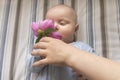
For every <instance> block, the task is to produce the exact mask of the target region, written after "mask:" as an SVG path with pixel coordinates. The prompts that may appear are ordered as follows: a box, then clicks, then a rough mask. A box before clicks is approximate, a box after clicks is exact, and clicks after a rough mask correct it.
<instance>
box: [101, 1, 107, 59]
mask: <svg viewBox="0 0 120 80" xmlns="http://www.w3.org/2000/svg"><path fill="white" fill-rule="evenodd" d="M100 14H101V18H100V22H101V31H102V32H101V35H102V54H103V57H107V41H106V28H105V27H106V26H105V19H104V17H105V10H104V0H100Z"/></svg>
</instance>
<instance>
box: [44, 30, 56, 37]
mask: <svg viewBox="0 0 120 80" xmlns="http://www.w3.org/2000/svg"><path fill="white" fill-rule="evenodd" d="M54 31H55V30H54V29H53V28H48V29H46V30H45V31H44V32H45V35H46V36H48V35H49V34H50V33H51V32H54Z"/></svg>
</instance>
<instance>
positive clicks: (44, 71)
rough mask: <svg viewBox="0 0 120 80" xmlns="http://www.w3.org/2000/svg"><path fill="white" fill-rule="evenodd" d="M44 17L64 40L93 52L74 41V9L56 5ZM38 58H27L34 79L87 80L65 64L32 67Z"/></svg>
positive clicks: (85, 45) (75, 27) (91, 51)
mask: <svg viewBox="0 0 120 80" xmlns="http://www.w3.org/2000/svg"><path fill="white" fill-rule="evenodd" d="M46 19H51V20H53V21H54V24H55V26H56V31H58V32H60V33H61V34H62V40H63V41H64V42H66V43H68V44H70V45H73V46H75V47H76V48H79V49H81V50H85V51H88V52H90V53H94V50H93V49H92V48H91V47H90V46H88V45H87V44H84V43H82V42H80V41H76V32H77V30H78V27H79V25H78V24H77V14H76V12H75V11H74V9H72V8H71V7H69V6H67V5H56V6H54V7H52V8H51V9H49V10H48V12H47V14H46ZM94 54H95V53H94ZM58 57H59V56H58ZM38 60H40V57H33V56H30V55H29V60H27V63H29V67H30V71H31V72H32V73H36V74H37V77H36V80H88V79H87V78H86V77H84V76H83V75H82V74H76V72H75V70H72V68H70V67H67V66H55V65H43V66H39V67H33V66H32V64H33V63H34V62H35V61H38ZM32 80H33V79H32Z"/></svg>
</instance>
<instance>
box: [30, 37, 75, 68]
mask: <svg viewBox="0 0 120 80" xmlns="http://www.w3.org/2000/svg"><path fill="white" fill-rule="evenodd" d="M33 48H34V49H38V50H33V51H32V55H33V56H41V57H44V58H43V59H42V60H39V61H36V62H35V63H34V64H33V66H40V65H46V64H57V65H58V64H59V65H66V64H67V60H68V59H69V58H70V57H71V56H72V55H73V54H70V53H71V51H74V50H70V51H69V50H67V49H74V47H72V46H70V45H69V44H66V43H64V42H63V41H61V40H58V39H53V38H50V37H44V38H42V39H41V40H40V42H38V43H36V44H35V45H34V46H33Z"/></svg>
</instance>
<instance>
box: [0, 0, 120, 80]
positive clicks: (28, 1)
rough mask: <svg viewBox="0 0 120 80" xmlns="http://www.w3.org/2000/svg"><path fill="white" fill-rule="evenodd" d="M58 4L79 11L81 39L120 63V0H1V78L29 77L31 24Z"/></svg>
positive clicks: (3, 79)
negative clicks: (27, 60)
mask: <svg viewBox="0 0 120 80" xmlns="http://www.w3.org/2000/svg"><path fill="white" fill-rule="evenodd" d="M56 4H66V5H69V6H71V7H73V8H74V9H75V10H76V11H77V14H78V23H79V24H80V28H79V31H78V40H81V41H82V42H85V43H87V44H89V45H91V46H92V47H93V48H94V49H95V50H96V52H97V53H100V54H101V56H104V57H107V58H110V59H113V60H115V61H119V62H120V0H0V80H25V79H26V77H25V76H26V75H25V73H26V69H25V59H26V55H27V54H28V53H30V52H31V49H32V46H33V43H34V37H33V33H32V31H31V28H30V24H31V22H32V21H36V20H39V19H44V16H45V13H46V11H47V10H48V9H49V8H51V7H52V6H54V5H56Z"/></svg>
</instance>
